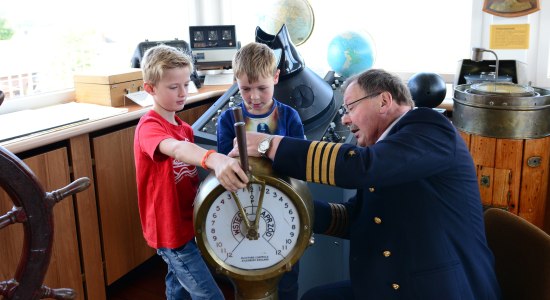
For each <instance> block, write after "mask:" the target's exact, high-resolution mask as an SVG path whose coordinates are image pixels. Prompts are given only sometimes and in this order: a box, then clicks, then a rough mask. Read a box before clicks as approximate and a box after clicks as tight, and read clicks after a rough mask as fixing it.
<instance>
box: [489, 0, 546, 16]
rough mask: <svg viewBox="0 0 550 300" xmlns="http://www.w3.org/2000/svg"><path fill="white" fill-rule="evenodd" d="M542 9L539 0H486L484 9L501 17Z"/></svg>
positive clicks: (523, 14) (525, 13)
mask: <svg viewBox="0 0 550 300" xmlns="http://www.w3.org/2000/svg"><path fill="white" fill-rule="evenodd" d="M539 10H540V3H539V0H484V2H483V11H484V12H486V13H488V14H492V15H495V16H499V17H506V18H513V17H521V16H525V15H528V14H531V13H534V12H536V11H539Z"/></svg>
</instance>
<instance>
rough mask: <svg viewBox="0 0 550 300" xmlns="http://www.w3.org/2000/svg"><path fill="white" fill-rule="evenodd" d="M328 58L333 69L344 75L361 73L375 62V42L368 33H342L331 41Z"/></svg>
mask: <svg viewBox="0 0 550 300" xmlns="http://www.w3.org/2000/svg"><path fill="white" fill-rule="evenodd" d="M327 59H328V64H329V66H330V67H331V68H332V70H333V71H334V72H336V73H337V74H338V75H340V76H342V77H345V78H347V77H350V76H352V75H355V74H359V73H361V72H363V71H365V70H368V69H370V68H371V67H372V65H373V64H374V59H375V47H374V42H373V41H372V38H371V37H370V35H368V34H366V33H361V32H356V31H346V32H343V33H340V34H338V35H336V36H335V37H334V38H333V39H332V40H331V41H330V43H329V45H328V55H327Z"/></svg>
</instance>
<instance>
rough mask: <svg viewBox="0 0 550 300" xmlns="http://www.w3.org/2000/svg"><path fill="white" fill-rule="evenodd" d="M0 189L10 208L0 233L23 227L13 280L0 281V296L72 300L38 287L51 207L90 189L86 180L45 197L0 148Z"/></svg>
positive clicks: (70, 294)
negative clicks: (17, 226) (6, 229)
mask: <svg viewBox="0 0 550 300" xmlns="http://www.w3.org/2000/svg"><path fill="white" fill-rule="evenodd" d="M0 170H2V171H1V172H0V187H1V188H3V190H4V191H6V193H7V194H8V196H9V197H10V198H11V200H12V202H13V204H14V207H13V208H12V210H11V211H9V212H7V213H6V214H5V215H3V216H0V229H2V228H4V227H7V226H8V225H11V224H14V223H23V231H24V239H25V240H24V243H23V249H22V250H21V258H20V261H19V265H18V266H17V270H16V273H15V276H14V279H10V280H8V281H0V295H2V296H4V297H6V298H7V299H25V300H27V299H32V300H34V299H42V298H53V299H59V300H66V299H74V298H75V297H76V293H75V291H74V290H72V289H65V288H60V289H51V288H49V287H47V286H44V285H42V283H43V281H44V277H45V275H46V271H47V269H48V265H49V263H50V258H51V252H52V243H53V228H54V227H53V216H52V208H53V206H54V205H55V204H56V203H57V202H59V201H61V200H62V199H63V198H65V197H67V196H70V195H73V194H75V193H78V192H80V191H83V190H85V189H86V188H88V187H89V186H90V180H89V179H88V178H86V177H84V178H80V179H77V180H75V181H74V182H72V183H70V184H69V185H67V186H66V187H64V188H61V189H59V190H56V191H53V192H50V193H46V192H44V189H43V187H42V185H41V184H40V182H39V181H38V179H37V178H36V176H35V175H34V173H33V172H32V171H31V170H30V169H29V168H28V167H27V165H25V163H24V162H23V161H22V160H20V159H19V158H18V157H17V156H15V155H14V154H13V153H11V152H9V151H8V150H6V149H5V148H3V147H1V146H0ZM38 297H39V298H38Z"/></svg>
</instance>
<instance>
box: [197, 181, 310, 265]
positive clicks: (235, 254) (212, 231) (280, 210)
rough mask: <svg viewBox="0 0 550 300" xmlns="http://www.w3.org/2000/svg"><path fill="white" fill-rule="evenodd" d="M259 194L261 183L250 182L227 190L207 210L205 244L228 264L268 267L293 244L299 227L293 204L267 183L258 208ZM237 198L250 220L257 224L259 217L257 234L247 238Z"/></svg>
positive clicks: (285, 254)
mask: <svg viewBox="0 0 550 300" xmlns="http://www.w3.org/2000/svg"><path fill="white" fill-rule="evenodd" d="M261 193H262V186H261V184H251V185H249V186H248V187H247V188H244V189H241V190H239V191H238V192H236V193H235V194H232V193H230V192H227V191H226V192H224V193H222V194H220V195H219V196H218V197H217V198H216V199H215V200H214V201H213V203H212V205H211V206H210V209H209V210H208V213H207V215H206V223H205V230H206V232H208V233H209V234H208V235H207V241H208V245H209V246H210V248H211V249H212V250H213V252H214V253H215V255H216V256H217V257H218V258H219V259H220V260H222V261H223V262H224V263H226V264H228V265H230V266H233V267H236V268H240V269H246V270H254V269H263V268H268V267H271V266H273V265H275V264H277V263H279V262H280V261H282V260H283V259H284V258H285V257H287V256H288V255H289V253H290V252H291V250H292V249H293V248H294V247H295V246H296V242H297V239H298V234H299V229H300V216H299V214H298V210H297V209H296V206H295V205H294V203H293V202H292V200H291V199H290V198H289V197H288V196H287V195H286V194H285V193H283V192H282V191H281V190H279V189H277V188H276V187H273V186H266V187H265V191H264V194H263V203H262V205H261V208H259V207H258V204H259V202H260V197H261ZM235 196H236V197H237V199H235ZM236 200H239V201H240V202H241V205H242V206H243V210H244V212H245V213H246V217H247V218H248V220H249V222H250V223H252V224H254V223H256V218H258V219H257V220H258V221H257V225H258V232H257V236H252V237H251V238H249V237H250V236H249V237H247V235H248V228H247V225H246V222H245V220H244V219H243V217H242V215H241V212H240V210H239V207H238V205H237V202H236ZM228 225H229V226H228ZM256 238H257V239H256Z"/></svg>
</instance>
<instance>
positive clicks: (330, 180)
mask: <svg viewBox="0 0 550 300" xmlns="http://www.w3.org/2000/svg"><path fill="white" fill-rule="evenodd" d="M340 147H342V144H335V146H334V148H333V149H332V155H331V157H330V160H329V163H328V167H329V169H328V182H327V183H328V184H330V185H336V180H335V179H334V173H335V169H336V159H337V157H338V151H340Z"/></svg>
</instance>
